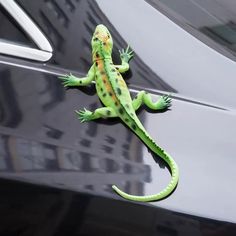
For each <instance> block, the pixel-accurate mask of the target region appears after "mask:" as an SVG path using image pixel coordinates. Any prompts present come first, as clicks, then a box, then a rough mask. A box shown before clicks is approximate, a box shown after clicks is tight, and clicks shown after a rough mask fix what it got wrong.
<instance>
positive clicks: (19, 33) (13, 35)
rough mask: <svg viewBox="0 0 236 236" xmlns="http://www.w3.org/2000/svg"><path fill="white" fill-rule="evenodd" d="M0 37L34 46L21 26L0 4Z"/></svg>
mask: <svg viewBox="0 0 236 236" xmlns="http://www.w3.org/2000/svg"><path fill="white" fill-rule="evenodd" d="M0 39H3V40H7V41H10V42H15V43H18V44H22V45H25V46H28V47H36V46H35V44H34V43H33V42H32V41H31V39H30V38H29V37H28V35H26V33H25V32H24V31H23V30H21V27H19V26H18V24H17V23H16V22H15V20H14V19H13V18H12V17H11V16H10V15H9V13H8V12H7V11H6V10H5V9H4V8H3V7H2V6H1V5H0Z"/></svg>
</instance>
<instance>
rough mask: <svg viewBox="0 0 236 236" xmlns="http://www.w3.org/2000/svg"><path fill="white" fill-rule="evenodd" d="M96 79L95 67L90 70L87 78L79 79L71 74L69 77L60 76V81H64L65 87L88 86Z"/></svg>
mask: <svg viewBox="0 0 236 236" xmlns="http://www.w3.org/2000/svg"><path fill="white" fill-rule="evenodd" d="M94 78H95V73H94V66H92V67H91V68H90V70H89V71H88V74H87V76H86V77H83V78H78V77H76V76H74V75H72V74H71V73H70V74H69V75H65V76H60V77H59V79H60V80H62V83H63V85H64V87H70V86H86V85H88V84H90V83H91V82H92V81H93V80H94Z"/></svg>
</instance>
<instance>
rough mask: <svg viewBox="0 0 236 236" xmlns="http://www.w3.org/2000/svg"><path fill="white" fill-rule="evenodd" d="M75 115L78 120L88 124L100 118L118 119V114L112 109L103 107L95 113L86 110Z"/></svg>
mask: <svg viewBox="0 0 236 236" xmlns="http://www.w3.org/2000/svg"><path fill="white" fill-rule="evenodd" d="M75 113H76V114H77V116H78V119H79V120H80V121H81V122H86V121H90V120H95V119H99V118H109V117H117V114H116V112H115V111H114V110H113V109H112V108H111V107H101V108H98V109H96V110H95V111H93V112H92V111H89V110H87V109H86V108H84V110H80V111H75Z"/></svg>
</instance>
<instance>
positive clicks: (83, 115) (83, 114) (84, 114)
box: [75, 108, 93, 123]
mask: <svg viewBox="0 0 236 236" xmlns="http://www.w3.org/2000/svg"><path fill="white" fill-rule="evenodd" d="M75 113H76V115H77V117H78V119H79V120H80V122H81V123H83V122H86V121H90V120H92V114H93V112H91V111H88V110H87V109H86V108H84V110H79V111H75Z"/></svg>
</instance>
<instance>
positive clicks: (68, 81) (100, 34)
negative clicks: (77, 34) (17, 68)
mask: <svg viewBox="0 0 236 236" xmlns="http://www.w3.org/2000/svg"><path fill="white" fill-rule="evenodd" d="M91 44H92V57H93V65H92V66H91V68H90V70H89V71H88V74H87V76H86V77H84V78H77V77H75V76H73V75H72V74H70V75H66V76H63V77H60V79H61V80H62V81H63V84H64V86H65V87H68V86H85V85H88V84H90V83H91V82H92V81H95V83H96V90H97V94H98V96H99V98H100V100H101V101H102V103H103V104H104V105H105V107H102V108H98V109H96V110H95V111H88V110H86V109H84V110H81V111H76V114H77V115H78V118H79V119H80V121H81V122H85V121H90V120H95V119H98V118H109V117H119V118H120V119H121V120H122V121H123V122H124V123H125V124H126V125H127V126H128V127H129V128H130V129H131V130H132V131H133V132H134V133H135V134H136V135H137V136H138V137H139V138H140V139H141V140H142V141H143V143H144V144H145V145H146V146H147V147H148V148H149V149H150V150H151V151H152V152H154V153H155V154H156V155H158V156H160V157H161V158H162V159H163V160H164V161H165V162H166V163H167V164H168V166H169V167H170V170H171V175H172V178H171V181H170V183H169V184H168V185H167V187H166V188H165V189H164V190H162V191H161V192H159V193H157V194H153V195H148V196H135V195H130V194H127V193H125V192H123V191H122V190H120V189H119V188H118V187H116V186H115V185H113V186H112V188H113V189H114V190H115V191H116V192H117V193H118V194H119V195H120V196H122V197H123V198H125V199H128V200H133V201H140V202H149V201H157V200H161V199H163V198H165V197H167V196H168V195H169V194H170V193H171V192H172V191H173V190H174V189H175V187H176V185H177V183H178V179H179V169H178V166H177V164H176V163H175V161H174V160H173V158H172V157H171V156H170V155H169V154H168V153H166V152H165V151H164V150H163V149H162V148H161V147H159V146H158V145H157V144H156V143H155V142H154V141H153V139H152V138H151V137H150V136H149V134H148V133H147V131H146V130H145V128H144V127H143V125H142V124H141V122H140V120H139V119H138V117H137V115H136V114H135V111H136V110H137V109H138V108H139V107H140V106H141V104H142V103H144V104H145V105H146V106H148V107H149V108H150V109H153V110H163V109H166V108H167V107H169V106H170V105H171V98H170V97H169V96H161V97H160V98H159V99H158V100H157V102H152V99H151V95H150V94H148V93H146V92H145V91H140V92H139V93H138V94H137V96H136V97H135V98H134V99H133V100H132V99H131V96H130V92H129V90H128V88H127V85H126V83H125V81H124V79H123V78H122V76H121V74H120V73H123V72H126V71H127V70H129V60H130V59H131V58H132V57H133V52H132V51H131V50H129V47H128V48H127V49H126V50H121V51H120V57H121V61H122V64H121V65H114V64H113V62H112V58H111V54H112V46H113V41H112V37H111V34H110V32H109V31H108V29H107V28H106V27H105V26H104V25H98V26H97V27H96V29H95V32H94V34H93V37H92V41H91Z"/></svg>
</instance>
